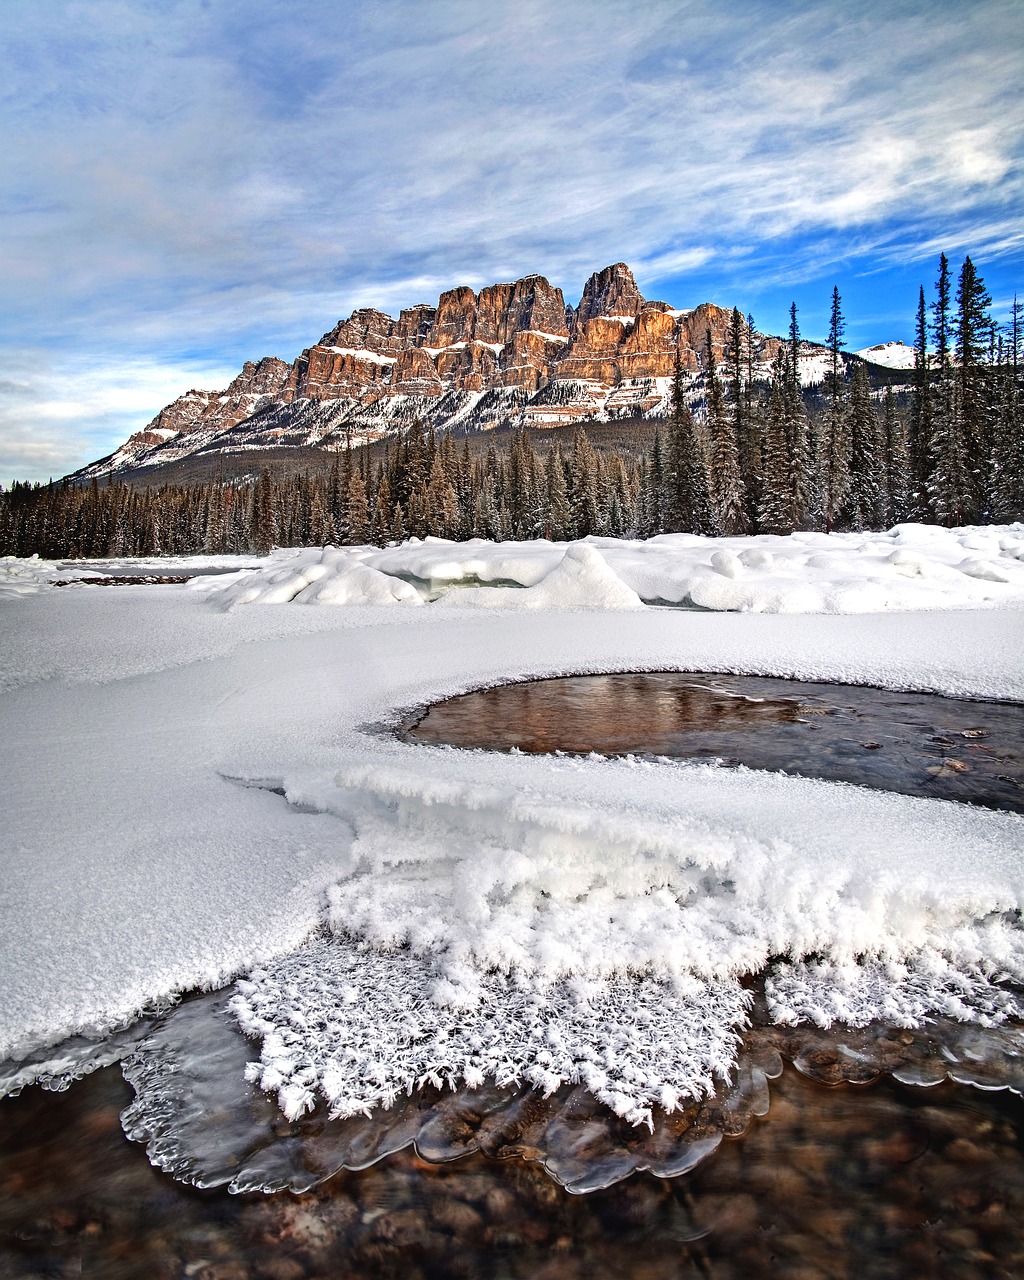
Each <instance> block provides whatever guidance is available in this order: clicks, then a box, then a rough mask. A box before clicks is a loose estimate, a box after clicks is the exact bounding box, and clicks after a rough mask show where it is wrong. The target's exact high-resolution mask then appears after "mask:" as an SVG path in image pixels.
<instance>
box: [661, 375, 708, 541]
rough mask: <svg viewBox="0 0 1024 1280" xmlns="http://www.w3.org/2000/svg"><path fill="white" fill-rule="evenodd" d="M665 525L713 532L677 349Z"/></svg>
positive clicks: (702, 464)
mask: <svg viewBox="0 0 1024 1280" xmlns="http://www.w3.org/2000/svg"><path fill="white" fill-rule="evenodd" d="M665 528H666V531H668V532H672V533H700V534H705V535H710V534H713V533H715V532H716V528H715V521H714V515H713V513H712V509H711V495H710V493H709V492H708V475H707V465H706V462H705V454H704V448H703V443H702V441H701V440H700V437H699V436H698V434H697V430H696V427H695V424H694V421H693V414H692V413H691V412H690V408H689V406H688V405H687V403H686V392H685V389H684V386H683V368H682V362H681V360H680V359H679V353H678V351H677V352H676V359H675V369H674V372H673V376H672V425H671V436H670V440H669V468H668V510H667V512H666V522H665Z"/></svg>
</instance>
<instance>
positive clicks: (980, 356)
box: [955, 257, 992, 524]
mask: <svg viewBox="0 0 1024 1280" xmlns="http://www.w3.org/2000/svg"><path fill="white" fill-rule="evenodd" d="M991 303H992V299H991V297H990V296H989V293H988V290H987V289H986V288H985V285H984V282H983V281H982V279H981V277H980V276H979V275H978V273H977V271H976V270H975V267H974V263H973V262H972V261H971V259H970V257H967V258H966V259H965V260H964V264H963V267H962V268H961V270H960V278H959V281H958V287H957V293H956V305H957V317H956V343H955V350H956V359H957V369H956V378H957V386H958V391H959V395H958V397H957V401H958V409H959V415H958V417H959V420H958V422H957V425H956V429H957V431H958V432H959V434H960V436H961V438H962V441H963V445H962V447H963V451H964V454H965V457H966V459H967V467H968V487H967V492H966V493H965V494H964V521H965V523H968V524H974V523H977V522H978V521H980V520H982V519H984V518H985V516H986V513H987V510H988V507H989V505H990V501H991V494H990V489H991V485H990V483H989V472H988V463H989V458H990V455H991V449H992V440H991V434H990V431H989V409H990V406H989V403H988V381H989V379H988V370H987V368H986V366H985V355H986V349H987V348H988V346H989V344H990V335H991V331H992V321H991V317H990V316H989V313H988V308H989V306H990V305H991Z"/></svg>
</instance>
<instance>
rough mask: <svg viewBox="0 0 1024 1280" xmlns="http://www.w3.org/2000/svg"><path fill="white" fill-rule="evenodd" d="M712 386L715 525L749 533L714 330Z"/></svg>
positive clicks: (709, 356) (709, 352) (709, 347)
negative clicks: (716, 355)
mask: <svg viewBox="0 0 1024 1280" xmlns="http://www.w3.org/2000/svg"><path fill="white" fill-rule="evenodd" d="M705 353H706V354H705V359H706V366H707V367H706V377H707V386H708V436H709V439H710V445H711V466H710V474H709V481H710V491H711V505H712V509H713V511H714V517H715V525H716V526H717V528H718V529H719V530H720V531H721V532H722V533H724V534H739V533H745V532H746V530H747V513H746V509H745V507H744V502H743V493H742V488H741V482H740V467H739V457H738V455H737V450H736V431H735V428H734V422H731V421H730V420H729V416H728V414H727V412H726V406H725V396H724V394H723V391H722V382H721V379H720V378H719V376H718V365H717V363H716V360H715V348H714V344H713V343H712V341H711V330H710V329H708V331H707V340H706V342H705Z"/></svg>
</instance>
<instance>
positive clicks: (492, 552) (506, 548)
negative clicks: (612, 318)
mask: <svg viewBox="0 0 1024 1280" xmlns="http://www.w3.org/2000/svg"><path fill="white" fill-rule="evenodd" d="M279 557H280V558H278V557H275V558H274V559H272V561H271V563H270V564H269V565H268V566H267V567H266V568H264V569H262V570H261V571H259V572H258V573H252V574H246V575H244V576H243V577H242V578H241V579H240V580H239V581H237V582H234V583H229V584H218V583H217V582H216V580H212V583H210V582H208V583H207V584H205V585H204V586H203V588H202V589H203V590H209V591H210V593H211V595H212V596H213V597H214V598H215V599H216V600H217V602H218V603H219V604H221V605H222V606H223V607H225V608H234V607H235V606H237V605H241V604H251V603H260V604H286V603H288V602H290V601H292V600H296V601H300V602H304V603H305V602H309V603H320V604H368V603H372V604H386V603H403V604H415V603H418V602H420V601H422V602H438V603H440V602H441V601H442V600H443V602H444V605H445V607H452V606H461V607H465V608H504V609H550V608H563V609H622V608H637V607H639V605H640V604H641V603H646V604H653V605H665V604H672V605H682V606H685V607H690V608H693V607H696V608H700V609H711V610H715V611H728V612H739V613H837V614H851V613H881V612H887V611H894V610H906V609H934V608H942V609H956V608H960V609H966V608H978V607H993V606H998V605H1007V604H1021V603H1024V526H1021V525H1012V526H1006V527H1003V528H988V527H984V528H966V529H941V528H938V527H937V526H933V525H912V524H907V525H897V526H896V527H895V528H893V529H891V530H889V531H888V532H887V533H863V534H850V533H848V534H823V533H794V534H791V535H790V536H789V537H785V538H782V537H769V536H767V535H766V536H760V537H755V538H701V537H696V536H694V535H692V534H661V535H660V536H658V537H656V538H651V539H649V540H647V541H646V542H631V541H628V540H620V539H614V538H586V539H584V540H582V541H580V542H574V543H569V544H566V543H552V542H547V541H544V540H537V541H533V542H506V543H493V542H484V541H482V540H480V539H476V540H474V541H472V542H449V541H446V540H445V539H443V538H427V539H426V541H424V542H420V541H419V540H418V539H415V538H413V539H411V540H410V541H409V542H407V543H403V544H402V545H401V546H398V547H388V548H386V549H384V550H379V549H377V548H375V547H352V548H337V547H326V548H324V549H323V550H322V551H321V550H319V549H314V550H306V551H301V552H294V551H291V552H282V553H279ZM357 567H358V569H359V570H360V572H359V574H358V575H357V577H356V578H355V579H347V580H346V583H345V585H342V586H339V587H338V588H337V589H334V588H332V587H331V586H330V585H329V584H330V583H331V582H332V581H334V580H336V579H342V578H343V577H345V575H347V574H348V573H349V572H350V571H352V570H354V569H355V568H357ZM368 571H372V572H373V573H374V574H376V575H378V576H377V577H373V578H371V577H369V576H368ZM386 581H390V582H392V583H393V584H395V585H394V588H393V590H392V591H391V592H388V590H386V586H385V582H386ZM314 583H316V584H317V586H316V588H315V589H313V590H309V588H310V587H312V586H313V584H314ZM455 588H460V589H459V590H455Z"/></svg>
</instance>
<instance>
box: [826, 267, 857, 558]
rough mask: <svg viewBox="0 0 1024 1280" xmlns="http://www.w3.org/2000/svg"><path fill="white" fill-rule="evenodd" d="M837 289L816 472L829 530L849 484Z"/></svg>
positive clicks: (841, 324) (842, 323)
mask: <svg viewBox="0 0 1024 1280" xmlns="http://www.w3.org/2000/svg"><path fill="white" fill-rule="evenodd" d="M841 302H842V300H841V299H840V296H839V289H838V288H837V287H833V289H832V313H831V319H830V321H829V330H828V351H829V370H828V374H827V377H826V380H825V391H826V395H827V396H828V407H827V409H826V412H825V423H824V427H823V429H822V432H821V436H820V438H819V468H818V469H819V475H820V478H821V489H822V495H821V496H822V507H823V513H824V517H825V532H826V533H831V531H832V527H833V524H834V523H835V518H836V514H837V513H838V512H839V511H840V510H841V508H842V506H843V504H844V502H845V501H846V495H847V491H848V490H849V487H850V449H851V444H850V432H849V429H848V419H847V413H846V406H845V405H844V403H843V390H844V382H845V370H844V369H843V357H842V342H843V335H844V333H845V331H846V322H845V320H844V319H843V312H842V305H841Z"/></svg>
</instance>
